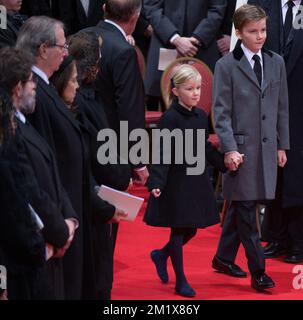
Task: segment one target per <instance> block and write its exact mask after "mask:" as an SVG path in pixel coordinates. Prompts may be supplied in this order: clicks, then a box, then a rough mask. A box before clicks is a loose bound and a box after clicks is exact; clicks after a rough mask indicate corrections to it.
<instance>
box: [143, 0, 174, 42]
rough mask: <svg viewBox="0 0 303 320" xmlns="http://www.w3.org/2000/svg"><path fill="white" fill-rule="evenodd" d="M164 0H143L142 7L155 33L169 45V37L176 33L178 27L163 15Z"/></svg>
mask: <svg viewBox="0 0 303 320" xmlns="http://www.w3.org/2000/svg"><path fill="white" fill-rule="evenodd" d="M164 2H165V1H164V0H144V8H145V14H146V17H147V19H149V21H150V23H151V25H152V27H153V29H154V32H155V34H156V35H157V36H158V37H159V38H160V40H161V41H162V42H163V44H165V45H170V42H169V40H170V38H171V37H172V36H173V35H174V34H176V33H178V32H179V31H178V28H177V27H176V26H175V25H174V24H173V23H172V22H171V21H170V19H169V18H168V17H167V16H165V15H164V13H163V11H164V9H163V8H164Z"/></svg>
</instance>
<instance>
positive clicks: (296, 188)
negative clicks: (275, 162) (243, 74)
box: [249, 0, 303, 208]
mask: <svg viewBox="0 0 303 320" xmlns="http://www.w3.org/2000/svg"><path fill="white" fill-rule="evenodd" d="M249 3H251V4H257V5H260V6H261V7H263V8H264V9H265V11H266V13H267V15H268V16H269V17H270V18H269V19H268V28H267V29H268V30H267V41H266V44H265V45H266V47H267V48H268V49H270V50H272V51H275V52H277V53H279V54H282V55H283V57H284V60H285V64H286V72H287V84H288V95H289V135H290V150H288V151H287V153H286V154H287V163H286V165H285V167H284V168H283V177H282V186H283V191H282V195H283V196H282V197H283V206H284V207H285V208H290V207H303V166H302V162H303V139H302V137H303V126H302V123H303V113H302V101H303V90H302V74H303V30H302V29H301V28H299V29H294V28H293V29H292V30H291V32H290V34H289V37H288V40H287V42H286V44H285V43H284V42H285V41H284V39H283V21H282V10H281V3H280V1H274V0H269V1H265V0H253V1H252V0H250V1H249ZM301 5H303V1H302V2H301Z"/></svg>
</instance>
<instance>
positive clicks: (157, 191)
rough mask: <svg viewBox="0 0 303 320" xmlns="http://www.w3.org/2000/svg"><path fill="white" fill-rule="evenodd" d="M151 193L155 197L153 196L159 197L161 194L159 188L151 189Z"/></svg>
mask: <svg viewBox="0 0 303 320" xmlns="http://www.w3.org/2000/svg"><path fill="white" fill-rule="evenodd" d="M151 194H152V195H153V196H154V197H155V198H159V197H160V195H161V190H160V189H153V190H152V191H151Z"/></svg>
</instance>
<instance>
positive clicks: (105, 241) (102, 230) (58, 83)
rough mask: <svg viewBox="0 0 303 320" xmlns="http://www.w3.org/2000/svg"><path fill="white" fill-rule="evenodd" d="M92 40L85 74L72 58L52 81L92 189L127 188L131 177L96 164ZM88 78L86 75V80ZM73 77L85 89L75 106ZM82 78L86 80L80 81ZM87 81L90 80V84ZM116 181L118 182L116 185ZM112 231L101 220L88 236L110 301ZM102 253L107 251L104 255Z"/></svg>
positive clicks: (99, 120) (99, 121) (100, 287)
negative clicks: (70, 119)
mask: <svg viewBox="0 0 303 320" xmlns="http://www.w3.org/2000/svg"><path fill="white" fill-rule="evenodd" d="M91 37H93V38H94V40H95V42H96V45H97V46H96V47H95V49H97V52H95V51H96V50H94V45H93V44H92V43H91V44H90V50H88V51H87V52H85V54H82V55H81V54H80V56H81V58H82V59H84V66H83V67H84V69H85V71H86V72H85V73H84V69H83V68H79V73H78V74H77V68H76V62H75V60H74V57H73V56H69V57H67V58H66V59H65V60H64V62H63V64H62V66H61V67H60V69H59V70H58V71H57V72H56V73H55V74H54V75H53V76H52V78H51V81H52V82H53V84H54V86H55V87H56V89H57V90H58V93H59V95H60V96H61V97H62V99H63V100H64V101H65V103H66V104H67V105H69V109H70V110H71V111H72V114H73V116H74V118H75V120H76V121H77V122H78V124H79V127H80V129H81V132H82V135H83V138H84V142H85V148H86V151H87V153H88V158H89V159H90V169H92V173H93V178H94V180H95V181H97V183H95V185H100V184H109V185H110V186H111V187H118V188H121V187H122V188H127V186H128V182H129V179H130V173H129V175H128V174H127V172H126V173H125V169H124V170H122V169H120V170H119V172H118V171H117V170H115V169H114V166H102V165H100V164H99V163H98V162H97V148H98V145H97V134H98V131H99V130H100V129H101V128H100V127H101V126H106V118H103V117H102V113H101V114H100V112H99V111H98V110H94V107H96V105H95V104H96V102H95V101H94V99H93V93H94V91H93V88H92V87H91V82H92V81H93V80H94V77H93V75H94V74H96V72H93V70H92V67H94V66H96V65H97V62H98V60H99V42H98V40H97V38H96V36H95V34H94V33H92V34H91ZM80 38H81V39H82V42H81V46H80V48H79V47H78V49H79V50H80V49H81V50H82V52H83V47H84V46H85V45H86V47H87V42H85V41H84V40H83V38H82V37H81V36H80ZM75 39H77V35H76V36H73V37H72V40H71V41H70V49H72V48H73V47H75V46H74V45H73V43H74V42H76V40H75ZM94 53H95V54H94ZM73 54H74V56H76V57H77V52H76V51H73ZM78 55H79V53H78ZM92 56H93V57H94V59H93V58H92ZM77 61H78V60H77ZM88 71H90V72H88ZM85 75H86V76H85ZM87 75H89V77H88V76H87ZM75 76H77V78H78V79H79V82H80V83H81V84H82V85H83V87H84V90H83V91H84V92H83V91H81V94H78V99H77V103H76V104H75V103H74V99H75V93H76V89H78V87H79V85H78V82H77V80H76V79H75V78H74V77H75ZM83 77H84V78H85V79H83ZM83 80H86V81H83ZM88 80H90V82H89V81H88ZM85 111H87V113H88V114H89V115H90V118H91V119H93V121H92V122H90V121H89V120H88V118H87V117H86V112H85ZM120 178H122V179H120ZM115 179H116V180H115ZM117 179H118V181H119V180H120V181H121V182H120V183H118V182H117ZM115 181H116V182H115ZM113 208H114V207H113ZM118 211H119V210H117V211H116V212H117V213H118ZM112 228H114V229H115V228H116V227H115V225H114V227H112V225H106V224H104V221H102V220H100V219H94V223H93V226H92V234H91V235H92V237H93V247H94V250H93V251H94V260H95V267H96V276H97V281H96V285H97V294H98V295H97V297H98V299H103V298H104V299H109V298H110V291H111V287H112V270H113V247H114V243H115V236H114V235H115V233H113V232H112V230H111V229H112ZM111 234H113V235H111ZM107 237H109V238H107ZM104 250H105V251H106V252H105V253H104ZM108 255H109V256H108Z"/></svg>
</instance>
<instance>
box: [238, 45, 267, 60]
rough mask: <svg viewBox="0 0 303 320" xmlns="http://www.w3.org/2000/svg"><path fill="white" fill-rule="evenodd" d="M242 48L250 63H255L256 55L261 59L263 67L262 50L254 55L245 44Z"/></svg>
mask: <svg viewBox="0 0 303 320" xmlns="http://www.w3.org/2000/svg"><path fill="white" fill-rule="evenodd" d="M241 48H242V50H243V52H244V54H245V57H246V58H247V60H248V62H249V63H250V64H251V63H252V61H253V56H254V55H255V54H256V55H258V56H259V57H260V61H261V65H262V62H263V57H262V52H261V50H259V51H258V52H257V53H253V52H252V51H250V50H249V49H248V48H246V47H245V46H244V44H243V43H241Z"/></svg>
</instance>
